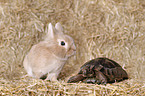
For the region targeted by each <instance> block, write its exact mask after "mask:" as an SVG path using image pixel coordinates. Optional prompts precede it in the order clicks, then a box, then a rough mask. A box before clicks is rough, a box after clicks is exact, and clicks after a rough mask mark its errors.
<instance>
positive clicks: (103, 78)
mask: <svg viewBox="0 0 145 96" xmlns="http://www.w3.org/2000/svg"><path fill="white" fill-rule="evenodd" d="M124 79H128V75H127V73H126V71H125V70H124V69H123V68H122V67H121V66H120V65H119V64H118V63H117V62H115V61H113V60H111V59H108V58H103V57H102V58H96V59H93V60H90V61H88V62H86V63H85V64H84V65H83V66H82V67H81V68H80V71H79V73H78V74H77V75H76V76H73V77H71V78H70V79H69V80H68V83H74V82H79V81H83V82H85V83H98V84H106V83H113V82H115V81H121V80H124Z"/></svg>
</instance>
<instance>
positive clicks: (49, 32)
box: [47, 23, 55, 38]
mask: <svg viewBox="0 0 145 96" xmlns="http://www.w3.org/2000/svg"><path fill="white" fill-rule="evenodd" d="M54 31H55V29H54V27H53V26H52V24H51V23H49V24H48V30H47V32H48V36H49V37H51V38H54Z"/></svg>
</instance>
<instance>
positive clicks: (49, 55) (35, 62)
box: [23, 23, 76, 81]
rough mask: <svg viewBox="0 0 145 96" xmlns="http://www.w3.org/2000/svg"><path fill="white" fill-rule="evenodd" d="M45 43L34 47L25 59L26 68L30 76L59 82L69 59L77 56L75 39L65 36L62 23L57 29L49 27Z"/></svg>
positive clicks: (57, 25) (49, 25)
mask: <svg viewBox="0 0 145 96" xmlns="http://www.w3.org/2000/svg"><path fill="white" fill-rule="evenodd" d="M46 31H47V35H46V38H45V40H44V41H41V42H40V43H38V44H36V45H34V46H32V48H31V49H30V51H29V52H28V54H27V55H26V56H25V58H24V62H23V65H24V68H25V70H26V71H27V73H28V75H29V76H32V77H34V78H41V77H43V76H44V75H46V76H47V77H46V80H50V81H57V77H58V75H59V73H60V71H61V69H62V68H63V66H64V64H65V62H66V60H67V59H68V57H70V56H72V55H74V54H75V51H76V47H75V44H74V41H73V39H72V38H71V37H70V36H68V35H65V34H63V28H62V26H61V25H60V23H57V24H56V25H55V27H53V26H52V24H51V23H49V24H48V26H47V29H46Z"/></svg>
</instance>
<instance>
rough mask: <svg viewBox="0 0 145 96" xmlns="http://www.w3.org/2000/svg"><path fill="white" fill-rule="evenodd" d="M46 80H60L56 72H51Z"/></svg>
mask: <svg viewBox="0 0 145 96" xmlns="http://www.w3.org/2000/svg"><path fill="white" fill-rule="evenodd" d="M45 80H50V81H58V80H57V75H56V73H49V74H48V76H47V78H46V79H45Z"/></svg>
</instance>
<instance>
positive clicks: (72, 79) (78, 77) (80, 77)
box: [67, 74, 85, 83]
mask: <svg viewBox="0 0 145 96" xmlns="http://www.w3.org/2000/svg"><path fill="white" fill-rule="evenodd" d="M83 79H85V77H84V76H83V75H82V74H77V75H76V76H72V77H70V78H69V80H68V81H67V83H75V82H79V81H82V80H83Z"/></svg>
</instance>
